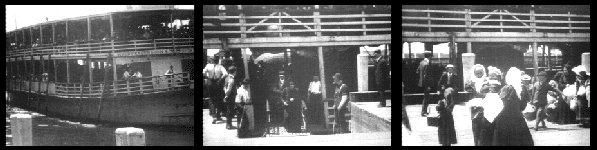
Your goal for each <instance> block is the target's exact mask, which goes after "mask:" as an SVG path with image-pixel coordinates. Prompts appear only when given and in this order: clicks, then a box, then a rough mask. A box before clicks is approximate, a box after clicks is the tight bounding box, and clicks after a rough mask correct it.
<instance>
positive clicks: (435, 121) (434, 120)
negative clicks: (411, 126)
mask: <svg viewBox="0 0 597 150" xmlns="http://www.w3.org/2000/svg"><path fill="white" fill-rule="evenodd" d="M427 126H432V127H438V126H439V116H428V117H427Z"/></svg>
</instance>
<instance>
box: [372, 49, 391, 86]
mask: <svg viewBox="0 0 597 150" xmlns="http://www.w3.org/2000/svg"><path fill="white" fill-rule="evenodd" d="M375 61H376V63H375V81H376V83H377V86H378V87H379V88H381V89H387V88H388V84H389V82H388V81H389V80H388V75H389V74H390V66H389V65H388V61H387V60H386V59H385V58H384V57H383V56H381V59H379V60H377V59H376V60H375Z"/></svg>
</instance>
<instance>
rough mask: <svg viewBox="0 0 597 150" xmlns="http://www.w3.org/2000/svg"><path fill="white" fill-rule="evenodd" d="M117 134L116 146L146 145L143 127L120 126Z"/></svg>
mask: <svg viewBox="0 0 597 150" xmlns="http://www.w3.org/2000/svg"><path fill="white" fill-rule="evenodd" d="M115 135H116V146H145V131H143V129H141V128H133V127H127V128H118V129H116V131H115Z"/></svg>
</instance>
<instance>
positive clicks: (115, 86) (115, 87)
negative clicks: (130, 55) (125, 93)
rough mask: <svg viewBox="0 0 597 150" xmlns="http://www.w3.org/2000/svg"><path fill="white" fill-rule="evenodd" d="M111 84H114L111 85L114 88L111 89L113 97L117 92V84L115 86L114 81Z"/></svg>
mask: <svg viewBox="0 0 597 150" xmlns="http://www.w3.org/2000/svg"><path fill="white" fill-rule="evenodd" d="M112 82H113V83H114V84H112V87H114V88H112V90H114V91H113V93H114V96H116V94H117V93H116V92H118V84H117V82H116V80H114V81H112Z"/></svg>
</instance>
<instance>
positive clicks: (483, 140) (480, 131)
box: [465, 64, 491, 146]
mask: <svg viewBox="0 0 597 150" xmlns="http://www.w3.org/2000/svg"><path fill="white" fill-rule="evenodd" d="M471 70H473V74H472V77H473V78H472V79H471V80H470V81H468V82H467V83H466V86H465V90H466V91H468V92H470V93H473V99H472V100H470V101H469V104H470V111H471V124H472V129H473V140H474V143H475V146H483V145H491V135H490V133H491V132H490V130H491V129H490V125H491V123H490V122H489V121H488V120H487V119H486V118H485V117H484V114H483V111H484V108H483V106H481V105H480V103H481V102H482V99H483V98H485V95H486V94H487V93H488V92H489V85H488V84H489V82H488V80H489V79H488V78H487V73H486V72H485V68H484V67H483V65H481V64H476V65H475V66H473V68H472V69H471Z"/></svg>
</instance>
